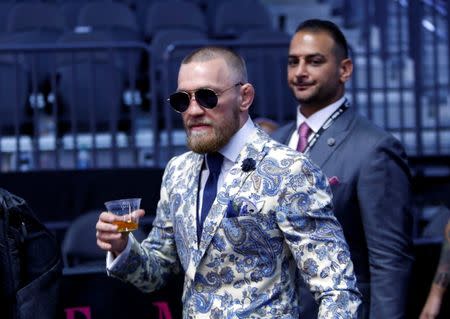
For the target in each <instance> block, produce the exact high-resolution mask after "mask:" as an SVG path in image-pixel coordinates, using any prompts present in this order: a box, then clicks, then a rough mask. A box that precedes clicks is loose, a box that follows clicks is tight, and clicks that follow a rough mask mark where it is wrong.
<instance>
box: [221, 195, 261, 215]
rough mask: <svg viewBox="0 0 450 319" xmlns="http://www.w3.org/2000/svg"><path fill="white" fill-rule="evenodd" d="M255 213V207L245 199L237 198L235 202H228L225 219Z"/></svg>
mask: <svg viewBox="0 0 450 319" xmlns="http://www.w3.org/2000/svg"><path fill="white" fill-rule="evenodd" d="M254 212H256V205H255V204H253V203H252V202H251V201H249V200H248V199H246V198H243V197H238V198H236V199H235V200H230V201H229V202H228V205H227V211H226V212H225V217H227V218H233V217H240V216H248V215H250V214H253V213H254Z"/></svg>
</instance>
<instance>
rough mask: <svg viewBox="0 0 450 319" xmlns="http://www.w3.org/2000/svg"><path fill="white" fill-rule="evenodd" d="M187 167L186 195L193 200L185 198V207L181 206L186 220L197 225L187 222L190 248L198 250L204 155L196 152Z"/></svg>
mask: <svg viewBox="0 0 450 319" xmlns="http://www.w3.org/2000/svg"><path fill="white" fill-rule="evenodd" d="M188 165H189V166H187V167H186V175H185V176H184V177H185V178H186V180H187V183H186V189H185V193H184V194H185V195H186V196H189V198H190V199H191V201H189V200H187V198H186V200H184V201H183V207H182V208H181V209H182V211H183V214H184V215H185V218H184V220H187V221H192V222H193V225H195V227H192V224H191V223H186V224H185V225H184V227H186V229H185V230H186V233H187V235H188V236H187V237H188V242H189V249H190V250H193V249H194V250H196V249H197V247H198V243H197V229H196V228H197V222H196V221H197V206H198V200H197V198H198V185H199V181H200V174H201V170H202V165H203V156H202V155H199V154H194V155H193V159H192V162H191V163H190V164H188ZM186 206H187V207H186Z"/></svg>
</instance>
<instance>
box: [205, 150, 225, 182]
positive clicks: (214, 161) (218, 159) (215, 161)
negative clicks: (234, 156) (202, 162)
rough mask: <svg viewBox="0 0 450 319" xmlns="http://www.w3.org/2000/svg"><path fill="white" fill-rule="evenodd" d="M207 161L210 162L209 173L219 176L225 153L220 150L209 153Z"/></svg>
mask: <svg viewBox="0 0 450 319" xmlns="http://www.w3.org/2000/svg"><path fill="white" fill-rule="evenodd" d="M206 162H207V163H208V169H209V173H210V174H213V175H216V176H218V175H219V174H220V169H221V167H222V163H223V155H222V154H220V153H218V152H214V153H208V154H207V155H206Z"/></svg>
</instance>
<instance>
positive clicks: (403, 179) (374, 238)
mask: <svg viewBox="0 0 450 319" xmlns="http://www.w3.org/2000/svg"><path fill="white" fill-rule="evenodd" d="M352 70H353V64H352V61H351V59H350V58H349V57H348V48H347V42H346V39H345V37H344V35H343V34H342V32H341V31H340V30H339V28H338V27H337V26H336V25H335V24H333V23H332V22H329V21H323V20H317V19H314V20H308V21H305V22H303V23H302V24H300V25H299V27H298V28H297V30H296V33H295V34H294V36H293V38H292V40H291V44H290V48H289V58H288V84H289V86H290V88H291V90H292V92H293V94H294V95H295V97H296V99H297V101H298V102H299V108H298V112H297V121H296V122H293V123H289V124H287V125H286V126H283V127H281V128H280V129H279V130H277V131H276V132H275V133H274V134H273V135H272V137H273V138H274V139H276V140H278V141H280V142H282V143H285V144H288V145H289V146H291V147H292V148H296V149H297V150H298V151H300V152H304V153H307V154H308V155H309V156H310V158H311V159H312V161H313V162H315V163H316V164H318V165H319V166H320V167H321V168H322V170H323V172H324V173H325V174H326V175H327V176H328V179H329V183H330V185H331V188H332V191H333V196H334V198H333V203H334V205H335V214H336V217H337V218H338V220H339V221H340V223H341V224H342V227H343V229H344V234H345V237H346V239H347V242H348V244H349V246H350V253H351V257H352V260H353V263H354V265H355V273H356V276H357V281H358V287H359V290H360V291H361V293H362V294H363V308H362V311H360V316H361V317H362V318H371V319H378V318H380V319H385V318H389V319H393V318H405V316H406V315H405V312H406V306H407V291H408V281H409V280H410V273H411V266H412V261H413V258H412V240H411V237H412V216H411V211H410V202H411V191H410V171H409V168H408V164H407V159H406V155H405V152H404V149H403V147H402V145H401V144H400V142H399V141H398V140H397V139H395V138H394V137H393V136H391V135H390V134H388V133H387V132H385V131H383V130H382V129H380V128H378V127H376V126H375V125H374V124H372V123H370V122H369V121H368V120H367V119H365V118H364V117H362V116H360V115H358V113H357V112H356V111H355V110H354V109H353V108H352V107H351V106H349V102H348V101H347V100H346V98H345V95H344V93H345V83H346V81H347V80H349V78H350V76H351V74H352ZM306 295H307V296H306V297H309V296H308V293H306ZM302 305H305V300H303V301H302ZM308 305H309V306H310V307H309V309H305V312H306V313H304V314H303V316H301V318H307V319H309V318H316V317H314V311H313V310H312V308H314V301H313V300H312V298H310V302H309V304H308ZM316 316H317V315H316Z"/></svg>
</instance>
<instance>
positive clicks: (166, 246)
mask: <svg viewBox="0 0 450 319" xmlns="http://www.w3.org/2000/svg"><path fill="white" fill-rule="evenodd" d="M171 163H172V161H171V162H169V164H168V165H167V168H166V170H165V172H164V176H163V180H162V186H161V194H160V199H159V202H158V206H157V211H156V218H155V220H154V222H153V228H152V230H151V232H150V234H149V235H148V237H147V238H146V239H145V240H144V241H143V242H142V243H141V244H139V242H137V241H136V240H135V239H134V238H133V237H132V236H130V237H129V238H130V240H131V250H130V253H129V254H128V256H127V258H124V259H123V260H121V261H120V262H119V263H117V265H115V266H114V268H112V269H110V271H109V272H110V274H111V275H112V276H113V277H117V278H119V279H122V280H124V281H127V282H130V283H132V284H133V285H135V286H136V287H138V288H139V289H141V290H143V291H145V292H150V291H154V290H156V289H159V288H161V287H162V286H163V285H164V284H165V282H166V281H167V279H168V277H169V276H170V275H172V274H174V273H178V272H179V270H180V264H179V260H178V256H177V251H176V245H175V240H174V230H173V219H172V215H171V211H170V205H169V188H170V185H171V181H170V175H171V170H172V168H171V167H172V165H171Z"/></svg>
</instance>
